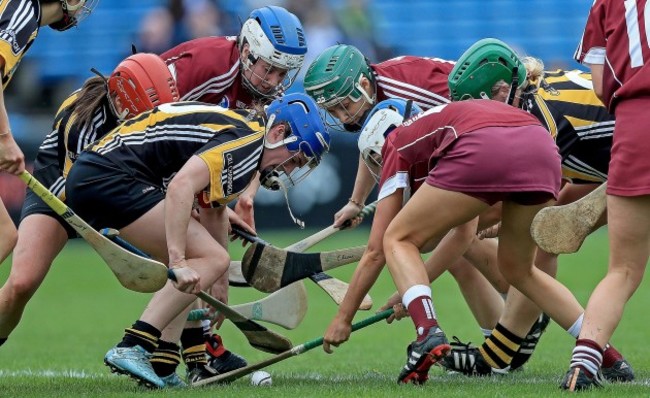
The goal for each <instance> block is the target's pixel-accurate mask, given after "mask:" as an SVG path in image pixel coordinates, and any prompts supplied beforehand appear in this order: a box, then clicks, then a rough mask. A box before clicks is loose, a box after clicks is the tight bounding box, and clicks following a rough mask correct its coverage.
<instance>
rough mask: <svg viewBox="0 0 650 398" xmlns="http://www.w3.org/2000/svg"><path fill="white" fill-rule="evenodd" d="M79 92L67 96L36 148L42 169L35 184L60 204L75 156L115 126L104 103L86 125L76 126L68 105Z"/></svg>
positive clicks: (105, 101)
mask: <svg viewBox="0 0 650 398" xmlns="http://www.w3.org/2000/svg"><path fill="white" fill-rule="evenodd" d="M79 92H80V90H77V91H75V92H74V93H72V94H70V96H68V98H66V99H65V101H63V103H62V104H61V106H60V107H59V109H58V111H57V112H56V116H55V117H54V123H53V126H52V131H51V132H50V133H49V134H48V135H47V136H46V137H45V139H44V140H43V143H42V144H41V146H40V147H39V148H38V155H37V159H39V160H40V163H41V165H42V166H45V164H43V163H44V162H46V163H47V166H48V167H46V168H42V169H41V171H40V174H39V176H38V177H39V181H41V182H42V183H43V184H45V185H46V186H47V187H48V188H49V190H50V191H51V192H53V193H54V194H55V195H57V196H58V197H59V198H60V199H61V200H65V177H66V176H67V174H68V171H69V170H70V167H72V164H73V163H74V161H75V160H76V159H77V156H78V155H79V153H80V152H81V151H82V150H83V149H84V148H85V147H86V146H87V145H89V144H90V143H92V142H93V141H95V140H98V139H99V138H101V137H103V136H104V135H106V134H107V133H108V132H109V131H111V130H112V129H113V128H114V127H115V126H116V125H117V119H116V118H115V116H113V114H112V113H111V111H110V110H109V108H108V106H109V105H108V100H107V99H105V100H103V101H102V102H101V104H100V106H99V107H98V108H97V109H96V110H95V112H94V114H93V118H92V123H90V125H81V126H80V125H79V123H77V122H76V117H75V115H73V114H72V111H71V109H70V105H71V104H72V103H73V102H74V101H76V99H77V97H78V95H79Z"/></svg>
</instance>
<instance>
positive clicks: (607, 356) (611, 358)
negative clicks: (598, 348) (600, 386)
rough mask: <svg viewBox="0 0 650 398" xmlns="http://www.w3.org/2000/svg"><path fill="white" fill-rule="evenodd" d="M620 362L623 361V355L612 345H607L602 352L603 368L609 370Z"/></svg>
mask: <svg viewBox="0 0 650 398" xmlns="http://www.w3.org/2000/svg"><path fill="white" fill-rule="evenodd" d="M620 360H623V355H621V353H620V352H618V350H617V349H616V348H614V346H613V345H611V344H607V345H606V346H605V351H603V368H611V367H612V366H614V364H615V363H616V361H620Z"/></svg>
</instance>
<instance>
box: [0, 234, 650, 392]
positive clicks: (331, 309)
mask: <svg viewBox="0 0 650 398" xmlns="http://www.w3.org/2000/svg"><path fill="white" fill-rule="evenodd" d="M313 232H315V231H311V232H310V231H297V232H277V233H275V232H272V231H260V233H261V236H262V237H263V238H264V239H266V240H268V241H270V242H272V243H274V244H276V245H278V246H280V247H283V246H286V245H288V244H291V243H293V242H296V241H298V240H299V239H301V238H303V237H306V236H308V235H309V234H310V233H313ZM366 238H367V230H359V231H349V232H343V233H340V234H337V235H335V236H333V237H332V238H330V239H328V240H327V241H325V242H323V243H322V244H320V245H319V246H316V247H314V248H313V249H312V250H316V251H317V250H325V249H335V248H342V247H347V246H355V245H358V244H363V243H365V242H364V240H365V239H366ZM231 253H232V256H233V258H239V257H240V256H241V253H242V249H241V248H240V247H239V246H236V245H233V246H232V248H231ZM607 257H608V253H607V235H606V231H604V230H603V231H599V232H597V233H596V234H594V235H593V236H591V237H589V238H588V239H587V241H586V242H585V244H584V246H583V248H582V250H581V251H580V253H578V254H574V255H569V256H563V257H561V258H560V270H559V278H560V280H561V281H563V282H564V283H565V284H566V285H567V286H568V287H569V288H570V289H571V290H572V291H573V292H574V294H575V295H576V296H577V298H578V300H580V301H581V302H582V303H586V302H587V299H588V296H589V294H590V293H591V291H592V290H593V288H594V286H595V285H596V284H597V282H598V281H599V280H600V279H601V278H602V276H603V275H604V273H605V271H606V268H607ZM9 266H10V262H9V261H6V262H5V263H4V264H2V266H0V280H1V281H4V280H5V279H6V277H7V275H8V271H9ZM351 273H352V266H348V267H344V268H343V269H338V270H335V271H332V272H330V274H332V275H333V276H336V277H338V278H340V279H342V280H345V281H348V280H349V279H350V275H351ZM305 283H306V286H307V289H308V293H309V310H308V312H307V316H306V317H305V319H304V321H303V323H302V324H301V325H300V326H299V327H298V328H297V329H296V330H292V331H286V330H284V329H282V328H279V327H277V326H275V325H269V327H270V328H272V329H273V330H276V331H278V332H280V333H282V334H284V335H285V336H287V337H288V338H289V339H291V341H292V342H293V343H294V344H301V343H304V342H305V341H308V340H311V339H314V338H317V337H319V336H321V335H322V334H323V332H324V331H325V329H326V327H327V325H328V324H329V321H330V320H331V318H332V317H333V316H334V314H335V313H336V306H335V305H334V303H333V302H332V301H331V299H330V298H329V296H327V295H326V294H325V293H324V292H323V291H321V290H320V288H319V287H318V286H316V285H315V284H314V283H311V282H309V281H306V282H305ZM394 290H395V288H394V285H393V283H392V281H391V279H390V276H389V274H388V272H387V271H384V273H382V276H381V277H380V279H379V281H378V282H377V284H376V285H375V287H374V288H373V289H372V291H371V292H370V294H371V296H372V298H373V300H374V303H375V304H374V308H373V309H376V308H378V307H379V306H381V305H382V304H383V302H384V300H385V299H386V298H387V297H388V296H389V295H390V294H391V293H392V292H393V291H394ZM433 294H434V304H435V305H436V310H437V313H438V317H439V320H440V322H441V326H442V328H443V329H444V330H445V332H446V333H447V336H448V337H449V338H450V339H451V337H452V336H454V335H456V336H458V337H459V338H461V340H463V341H472V342H474V343H478V342H480V341H481V340H482V336H481V334H480V331H479V329H478V326H477V325H476V322H475V321H474V319H473V318H472V316H471V314H470V312H469V310H468V308H467V306H466V305H465V302H464V301H463V299H462V297H461V295H460V292H459V290H458V288H457V286H456V284H455V282H454V281H453V279H452V278H451V277H450V276H448V275H445V276H444V277H443V278H441V279H440V280H438V281H436V282H435V283H434V284H433ZM149 297H150V295H147V294H141V293H134V292H130V291H128V290H125V289H123V288H122V287H121V286H120V285H119V283H118V282H117V281H116V280H115V278H114V277H113V275H112V273H111V272H110V270H109V269H108V268H107V267H106V266H105V265H104V264H103V263H102V260H101V259H100V258H99V257H98V256H97V255H96V254H95V253H94V252H93V251H92V249H90V247H89V246H87V245H86V244H85V243H84V242H83V241H75V242H71V243H69V244H68V246H67V247H66V249H65V250H64V251H63V253H61V255H60V256H59V257H58V259H57V260H56V261H55V263H54V266H53V268H52V270H51V271H50V274H49V275H48V277H47V278H46V280H45V282H44V283H43V286H42V287H41V289H39V291H38V292H37V293H36V295H35V297H34V298H33V299H32V301H31V302H30V304H29V305H28V307H27V310H26V312H25V315H24V316H23V320H22V322H21V324H20V325H19V326H18V328H17V329H16V330H15V331H14V333H13V334H12V335H11V337H10V339H9V340H8V341H7V343H6V344H5V345H4V346H2V347H0V385H1V386H2V387H1V388H0V396H2V397H5V396H6V397H31V396H34V397H42V396H48V397H71V396H90V397H94V396H115V397H127V396H137V397H149V396H165V397H167V396H183V397H207V396H260V397H265V396H268V397H271V396H273V397H284V396H290V397H301V396H325V397H349V396H356V397H396V396H400V397H401V396H405V397H406V396H414V397H415V396H418V397H419V396H421V395H422V394H426V395H429V396H439V397H467V396H473V397H524V396H530V397H533V396H534V397H540V396H544V397H545V396H556V395H557V396H560V395H566V394H565V393H563V392H561V391H560V390H559V389H558V383H559V380H560V378H561V377H562V376H563V374H564V372H565V371H566V370H567V366H568V362H569V358H570V355H571V350H572V348H573V345H574V341H573V339H572V338H571V337H570V336H569V335H568V334H567V333H566V332H565V331H563V330H562V329H561V328H559V327H558V326H557V325H555V324H553V323H552V324H551V325H550V326H549V328H548V330H547V332H546V334H545V335H544V336H543V338H542V340H541V343H540V345H539V346H538V349H537V351H536V353H535V355H534V356H533V358H532V360H531V361H530V362H529V363H528V364H527V365H526V367H525V370H524V371H523V372H517V373H515V374H511V375H508V376H505V377H492V378H467V377H465V376H462V375H450V374H446V373H445V372H443V371H442V370H441V369H440V368H438V367H434V368H432V370H431V372H430V379H429V382H428V383H427V384H426V385H425V386H422V387H416V386H412V385H409V386H399V385H397V384H396V383H395V381H396V377H397V374H398V372H399V370H400V368H401V367H402V366H403V365H404V361H405V358H406V357H405V348H406V346H407V345H408V343H409V342H410V341H411V340H412V339H413V338H414V331H413V326H412V323H411V322H410V320H403V321H401V322H398V323H394V324H392V325H387V324H386V323H384V322H381V323H378V324H375V325H372V326H370V327H367V328H365V329H362V330H360V331H358V332H356V333H354V334H353V335H352V337H351V339H350V341H349V342H347V343H346V344H344V345H342V346H341V347H339V348H338V349H337V350H336V352H335V353H334V354H333V355H327V354H325V353H324V352H323V351H322V350H321V349H320V348H316V349H314V350H312V351H310V352H307V353H305V354H303V355H300V356H297V357H294V358H290V359H288V360H285V361H283V362H280V363H278V364H276V365H273V366H271V367H269V368H267V369H266V370H267V371H268V372H270V373H271V375H272V376H273V385H272V386H270V387H255V386H251V385H250V379H249V378H248V377H245V378H243V379H240V380H238V381H236V382H234V383H232V384H231V385H228V386H214V387H208V388H201V389H196V390H182V391H171V390H165V391H149V390H145V389H142V388H140V387H138V386H137V385H136V384H135V383H134V382H133V381H132V380H131V379H128V378H127V377H124V376H116V375H113V374H111V373H110V372H109V370H108V368H107V367H105V366H104V365H103V361H102V358H103V356H104V354H105V353H106V351H107V350H108V349H109V348H110V347H112V346H113V345H114V344H115V343H117V342H118V340H119V339H120V338H121V335H122V333H123V329H124V328H125V327H127V326H129V325H130V324H131V323H133V322H134V321H135V320H136V319H137V318H138V317H139V315H140V313H141V312H142V309H143V308H144V306H145V304H146V303H147V301H148V299H149ZM261 297H263V295H262V293H259V292H256V291H254V290H252V289H242V288H231V299H230V302H231V303H232V304H237V303H242V302H247V301H251V300H255V299H258V298H261ZM648 302H650V291H649V289H648V284H647V282H644V283H643V284H642V285H641V287H640V288H639V290H638V291H637V293H636V295H635V296H634V297H633V298H632V300H631V301H630V302H629V303H628V305H627V307H626V313H625V315H624V318H623V320H622V322H621V325H620V327H619V329H618V331H617V332H616V334H615V335H614V339H613V342H614V344H615V345H616V346H617V347H618V348H619V350H620V351H622V352H623V354H624V355H626V357H627V358H628V359H629V360H630V362H631V363H632V365H633V366H634V368H635V371H636V374H637V380H636V381H635V382H634V383H631V384H628V385H608V386H607V387H606V388H604V389H601V390H598V391H594V392H591V393H589V395H590V396H608V397H609V396H613V395H614V394H615V395H616V396H630V397H632V396H639V397H641V396H649V395H650V382H649V375H648V368H649V367H650V349H649V348H648V344H647V336H648V334H647V325H648V319H649V317H648V315H647V311H646V305H647V304H646V303H648ZM370 314H371V313H369V312H359V314H358V315H357V317H356V320H360V319H362V318H364V317H366V316H369V315H370ZM221 333H222V335H223V336H224V341H225V344H226V346H227V347H228V348H229V349H231V350H233V351H235V352H237V353H239V354H241V355H243V356H244V357H246V359H247V360H248V361H249V363H253V362H257V361H259V360H262V359H264V358H267V357H268V356H269V354H266V353H263V352H259V351H256V350H254V349H253V348H251V347H250V346H249V345H248V342H247V341H246V339H245V338H244V337H243V335H242V334H241V333H240V332H239V331H238V330H237V329H236V328H235V327H234V326H232V325H231V324H228V323H227V322H226V323H225V324H224V327H223V328H222V331H221ZM179 371H180V372H181V374H183V373H184V369H182V367H180V368H179Z"/></svg>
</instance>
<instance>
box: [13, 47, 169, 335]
mask: <svg viewBox="0 0 650 398" xmlns="http://www.w3.org/2000/svg"><path fill="white" fill-rule="evenodd" d="M178 98H179V95H178V91H177V89H176V86H175V84H174V80H173V79H172V76H171V74H170V73H169V70H168V69H167V66H166V65H165V63H164V62H163V61H162V59H161V58H160V57H158V56H157V55H155V54H136V55H132V56H131V57H129V58H127V59H126V60H124V61H122V62H121V63H120V64H119V65H118V66H117V68H116V69H115V71H114V72H113V74H112V75H111V76H110V77H109V78H108V80H106V79H105V78H104V77H100V76H97V77H93V78H90V79H88V80H87V81H86V82H85V83H84V85H83V86H82V88H81V89H79V90H77V91H75V92H74V93H72V94H71V95H70V96H69V97H68V98H67V99H66V100H65V101H64V102H63V103H62V104H61V107H60V108H59V110H58V112H57V114H56V116H55V118H54V126H53V130H52V132H51V133H50V134H48V135H47V137H46V138H45V140H44V141H43V143H42V144H41V146H40V148H39V150H38V154H37V156H36V160H35V163H34V176H35V177H36V178H37V179H38V180H39V181H40V182H41V183H43V184H44V185H45V186H47V187H49V189H50V190H51V191H52V192H53V193H54V194H56V195H58V196H59V197H60V198H61V199H64V200H65V195H64V189H65V174H66V173H67V171H68V169H69V168H70V166H71V165H72V163H73V162H74V161H75V160H76V158H77V156H78V154H79V153H80V152H81V151H82V149H83V148H84V147H85V146H86V145H88V144H90V143H91V142H93V141H94V140H96V139H98V138H101V137H103V136H104V135H106V134H107V133H108V132H109V131H110V130H112V129H113V128H114V127H115V126H117V124H118V123H119V122H120V121H124V120H127V119H130V118H132V117H133V116H135V115H137V114H139V113H140V112H143V111H145V110H150V109H153V107H154V106H156V105H160V104H163V103H165V102H172V101H176V100H178ZM74 237H76V233H75V231H74V229H72V227H70V226H69V225H68V223H67V222H65V221H64V220H63V219H62V218H61V217H60V216H58V215H57V214H56V213H55V212H54V211H53V210H52V209H51V208H50V207H49V206H48V205H46V204H45V203H44V202H43V201H42V200H41V199H40V198H39V197H38V196H37V195H36V194H34V193H33V192H32V191H31V190H30V189H27V192H26V197H25V202H24V203H23V209H22V219H21V222H20V225H19V234H18V242H17V244H16V247H15V249H14V253H13V259H12V266H11V272H10V273H9V278H8V279H7V281H6V282H5V284H4V285H3V286H2V288H1V289H0V344H2V343H4V342H5V341H6V340H7V338H8V337H9V334H10V333H11V332H12V331H13V330H14V328H15V327H16V326H17V325H18V323H19V321H20V318H21V316H22V313H23V311H24V309H25V306H26V305H27V303H28V302H29V300H30V299H31V297H32V296H33V295H34V293H36V290H37V289H38V287H39V286H40V284H41V282H42V281H43V279H44V278H45V276H46V275H47V272H48V271H49V269H50V266H51V264H52V261H53V260H54V258H55V257H56V256H57V254H58V253H59V252H60V251H61V250H62V249H63V247H64V245H65V243H66V242H67V241H68V239H70V238H74Z"/></svg>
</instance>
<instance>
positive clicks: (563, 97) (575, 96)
mask: <svg viewBox="0 0 650 398" xmlns="http://www.w3.org/2000/svg"><path fill="white" fill-rule="evenodd" d="M538 94H539V96H540V97H542V98H544V99H545V100H547V101H563V102H568V103H578V104H581V105H593V106H603V103H602V101H601V100H600V99H599V98H598V97H597V96H596V94H595V93H594V92H593V91H591V90H584V89H583V90H567V89H563V90H558V91H556V92H555V94H549V93H547V92H546V91H543V90H541V91H540V92H539V93H538Z"/></svg>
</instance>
